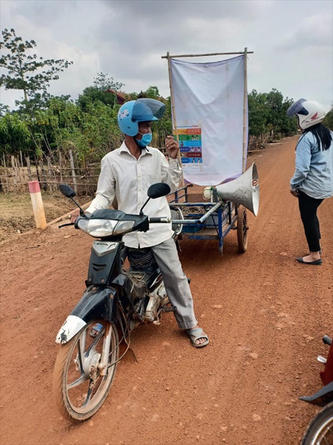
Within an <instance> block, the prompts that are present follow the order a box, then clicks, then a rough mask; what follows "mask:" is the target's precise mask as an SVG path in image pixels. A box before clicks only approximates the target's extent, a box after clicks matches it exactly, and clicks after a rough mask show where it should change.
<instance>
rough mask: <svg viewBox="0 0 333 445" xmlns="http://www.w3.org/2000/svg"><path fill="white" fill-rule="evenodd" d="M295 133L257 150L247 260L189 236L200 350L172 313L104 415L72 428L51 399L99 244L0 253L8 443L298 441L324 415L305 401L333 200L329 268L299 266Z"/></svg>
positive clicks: (331, 278) (71, 236)
mask: <svg viewBox="0 0 333 445" xmlns="http://www.w3.org/2000/svg"><path fill="white" fill-rule="evenodd" d="M295 141H296V138H289V139H284V140H283V141H282V142H281V143H278V144H274V145H271V146H269V147H268V148H267V149H266V150H264V151H262V152H259V153H255V154H254V155H252V156H251V157H250V159H249V161H253V160H255V161H256V163H257V166H258V171H259V176H260V181H261V207H260V212H259V216H258V217H257V218H254V217H253V216H252V215H250V218H249V219H250V221H249V225H250V232H249V246H248V251H247V252H246V253H245V254H243V255H240V254H238V253H237V240H236V233H235V232H232V233H230V234H229V235H228V236H227V238H226V239H225V246H224V255H223V256H222V257H221V256H220V255H219V253H218V248H217V244H216V242H214V241H207V242H203V241H186V242H183V244H182V249H183V251H182V255H181V259H182V263H183V267H184V270H185V272H186V274H187V275H188V276H189V277H190V278H191V280H192V281H191V287H192V291H193V295H194V298H195V307H196V313H197V316H198V319H199V320H200V324H201V325H202V326H203V327H204V328H205V329H206V330H207V332H208V333H209V334H210V338H211V344H210V345H209V346H208V347H206V348H204V349H202V350H196V349H194V348H193V347H191V346H190V344H189V342H188V340H187V339H186V338H185V337H184V336H183V335H182V334H181V333H180V332H179V331H178V329H177V326H176V323H175V320H174V318H173V316H172V314H166V315H165V316H164V318H163V321H162V324H161V325H160V326H154V325H147V326H144V327H142V328H139V329H138V330H137V331H135V333H134V334H133V338H132V347H133V350H134V352H135V355H136V357H137V362H136V361H135V360H134V358H133V355H132V354H130V353H129V354H128V355H127V356H126V357H125V358H124V359H123V360H122V362H121V363H120V366H119V367H118V370H117V375H116V379H115V383H114V386H113V387H112V389H111V393H110V395H109V397H108V399H107V401H106V403H105V404H104V406H103V408H102V409H101V410H100V412H99V413H98V414H97V415H95V417H93V418H92V419H91V420H90V421H87V422H86V423H83V424H79V425H74V426H73V425H70V424H69V423H67V422H66V421H64V420H63V419H62V418H61V417H60V415H59V414H58V412H57V410H56V408H55V405H54V400H53V398H52V393H51V382H52V368H53V364H54V361H55V354H56V345H55V343H54V338H55V334H56V332H57V331H58V329H59V327H60V326H61V324H62V322H63V320H64V319H65V317H66V316H67V314H68V313H69V312H70V310H71V309H72V307H73V306H74V304H75V303H76V301H77V300H78V299H79V298H80V295H81V293H82V291H83V285H84V284H83V283H84V279H85V274H86V270H87V262H88V257H89V251H90V246H91V238H89V237H88V236H86V235H84V234H82V233H78V232H77V231H74V230H73V229H71V228H69V229H64V230H62V231H60V230H58V229H57V228H56V227H52V228H49V229H48V230H47V231H46V232H44V233H42V234H38V233H36V234H29V235H21V236H20V237H19V238H18V239H17V241H15V242H11V243H6V244H4V245H2V246H1V259H0V266H1V312H0V314H1V325H2V327H1V335H0V348H1V366H0V374H1V402H0V403H1V411H2V412H1V419H2V426H1V433H0V434H1V436H0V442H1V443H2V444H5V445H36V444H45V445H56V444H57V445H60V444H62V445H74V444H80V445H120V444H122V445H125V444H126V445H129V444H136V445H150V444H156V445H160V444H161V445H171V444H182V445H192V444H206V445H207V444H208V445H215V444H216V445H217V444H231V445H240V444H241V445H245V444H248V445H250V444H251V445H266V444H267V445H270V444H274V445H278V444H280V445H288V444H290V445H294V444H297V443H298V442H299V439H300V438H301V436H302V434H303V431H304V429H305V427H306V424H307V423H308V421H309V420H310V418H311V417H312V416H313V415H314V413H315V412H316V409H315V408H314V407H312V406H309V405H307V404H305V403H303V402H300V401H298V396H300V395H303V394H310V393H313V392H315V391H316V390H317V389H319V387H320V381H319V370H320V369H321V365H320V364H319V363H316V361H315V357H316V356H317V355H318V354H322V355H325V354H326V348H325V347H324V345H322V343H321V337H322V335H323V334H325V333H328V334H333V332H332V318H333V317H332V316H333V313H332V300H333V224H332V215H333V199H331V200H326V202H324V203H323V205H322V206H321V207H320V210H319V216H320V221H321V227H322V246H323V265H322V266H320V267H314V266H304V265H301V264H297V263H296V262H295V256H299V255H302V254H304V253H306V250H307V249H306V243H305V238H304V235H303V230H302V227H301V222H300V219H299V214H298V208H297V200H296V199H295V198H293V197H292V196H291V195H290V194H289V187H288V184H289V178H290V177H291V175H292V172H293V162H294V146H295Z"/></svg>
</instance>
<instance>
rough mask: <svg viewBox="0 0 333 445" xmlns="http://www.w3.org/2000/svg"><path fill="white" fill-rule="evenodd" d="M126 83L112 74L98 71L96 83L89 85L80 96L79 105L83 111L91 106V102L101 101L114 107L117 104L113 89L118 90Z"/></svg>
mask: <svg viewBox="0 0 333 445" xmlns="http://www.w3.org/2000/svg"><path fill="white" fill-rule="evenodd" d="M123 85H124V84H123V83H122V82H116V81H115V80H114V79H113V77H112V76H110V75H109V74H105V73H98V74H97V76H96V77H95V79H94V85H93V86H90V87H87V88H85V89H84V90H83V93H82V94H80V95H79V97H78V101H77V102H78V105H79V106H80V107H81V108H82V110H83V111H86V110H87V109H88V108H89V104H91V103H94V102H97V101H100V102H102V103H103V104H105V105H109V106H111V107H113V106H114V105H115V104H116V100H115V95H114V94H112V91H118V90H120V88H121V87H122V86H123Z"/></svg>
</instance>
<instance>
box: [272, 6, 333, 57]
mask: <svg viewBox="0 0 333 445" xmlns="http://www.w3.org/2000/svg"><path fill="white" fill-rule="evenodd" d="M332 29H333V16H332V15H331V14H327V13H326V14H325V13H322V14H316V15H312V16H310V17H305V18H304V19H303V20H300V22H299V23H296V25H295V29H293V30H292V31H291V32H289V33H288V35H287V36H286V37H285V38H283V39H282V42H281V44H280V45H279V47H280V48H281V49H284V50H288V51H294V50H297V49H304V48H311V47H313V48H314V49H315V48H316V47H324V48H330V49H332Z"/></svg>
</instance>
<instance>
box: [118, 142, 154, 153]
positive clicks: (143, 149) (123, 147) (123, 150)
mask: <svg viewBox="0 0 333 445" xmlns="http://www.w3.org/2000/svg"><path fill="white" fill-rule="evenodd" d="M120 152H121V153H128V154H129V155H131V156H132V154H131V152H130V151H129V149H128V148H127V145H126V144H125V141H123V143H122V144H121V146H120ZM145 155H151V152H150V151H149V148H148V147H146V148H142V149H141V156H145Z"/></svg>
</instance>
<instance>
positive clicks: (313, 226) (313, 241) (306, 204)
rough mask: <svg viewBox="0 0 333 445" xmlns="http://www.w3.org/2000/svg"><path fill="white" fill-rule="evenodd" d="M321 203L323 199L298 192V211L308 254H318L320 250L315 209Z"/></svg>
mask: <svg viewBox="0 0 333 445" xmlns="http://www.w3.org/2000/svg"><path fill="white" fill-rule="evenodd" d="M323 201H324V200H323V199H315V198H311V196H308V195H306V194H305V193H303V192H301V191H299V196H298V205H299V211H300V213H301V219H302V222H303V226H304V232H305V236H306V240H307V242H308V245H309V250H310V252H318V251H319V250H320V243H319V240H320V238H321V236H320V228H319V220H318V217H317V209H318V207H319V206H320V204H321V203H322V202H323Z"/></svg>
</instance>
